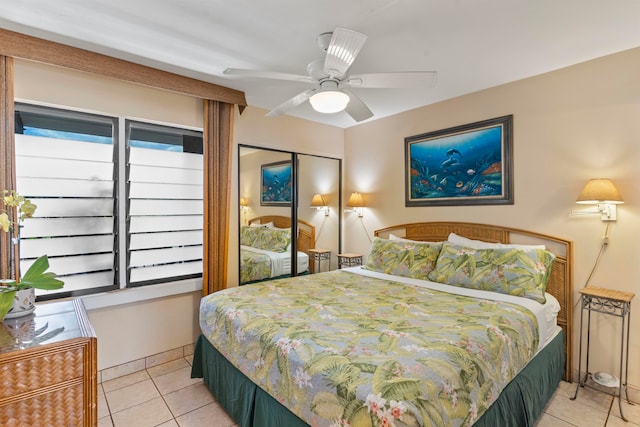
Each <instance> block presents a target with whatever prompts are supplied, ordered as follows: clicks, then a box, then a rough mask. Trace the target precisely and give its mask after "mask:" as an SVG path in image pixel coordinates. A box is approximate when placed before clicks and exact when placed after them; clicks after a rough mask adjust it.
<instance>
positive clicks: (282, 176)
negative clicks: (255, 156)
mask: <svg viewBox="0 0 640 427" xmlns="http://www.w3.org/2000/svg"><path fill="white" fill-rule="evenodd" d="M292 188H293V187H292V167H291V161H289V160H285V161H282V162H274V163H266V164H264V165H261V167H260V206H291V200H292Z"/></svg>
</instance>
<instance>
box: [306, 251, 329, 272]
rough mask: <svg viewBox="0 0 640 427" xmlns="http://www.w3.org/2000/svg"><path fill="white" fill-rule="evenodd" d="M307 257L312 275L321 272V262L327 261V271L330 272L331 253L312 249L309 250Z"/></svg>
mask: <svg viewBox="0 0 640 427" xmlns="http://www.w3.org/2000/svg"><path fill="white" fill-rule="evenodd" d="M308 252H309V256H310V257H311V260H312V264H311V265H312V266H313V268H312V271H311V272H312V273H320V272H321V271H322V261H329V269H328V270H327V271H329V270H331V251H330V250H329V249H320V248H314V249H309V250H308ZM316 263H317V265H318V269H317V270H316Z"/></svg>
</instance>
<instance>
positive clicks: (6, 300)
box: [0, 291, 16, 321]
mask: <svg viewBox="0 0 640 427" xmlns="http://www.w3.org/2000/svg"><path fill="white" fill-rule="evenodd" d="M15 294H16V291H0V321H2V319H4V316H6V315H7V313H8V312H9V309H10V308H11V304H13V296H14V295H15Z"/></svg>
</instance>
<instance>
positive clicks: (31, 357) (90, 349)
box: [0, 299, 98, 427]
mask: <svg viewBox="0 0 640 427" xmlns="http://www.w3.org/2000/svg"><path fill="white" fill-rule="evenodd" d="M97 366H98V364H97V338H96V335H95V333H94V331H93V328H92V327H91V323H89V319H88V318H87V315H86V313H85V310H84V305H83V304H82V300H80V299H74V300H67V301H60V302H52V303H47V304H38V305H37V306H36V310H35V313H33V314H30V315H27V316H23V317H17V318H15V319H5V320H4V322H2V321H0V425H2V426H6V425H13V424H12V423H14V422H17V423H18V424H16V425H28V426H34V427H35V426H78V427H80V426H83V427H91V426H95V425H97V423H98V417H97V415H98V410H97V408H98V405H97V402H98V400H97V399H98V397H97V390H98V376H97Z"/></svg>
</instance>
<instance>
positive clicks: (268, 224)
mask: <svg viewBox="0 0 640 427" xmlns="http://www.w3.org/2000/svg"><path fill="white" fill-rule="evenodd" d="M249 226H250V227H264V228H273V222H267V223H265V224H260V223H259V222H252V223H251V224H249Z"/></svg>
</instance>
